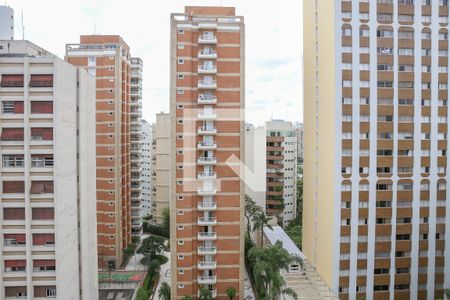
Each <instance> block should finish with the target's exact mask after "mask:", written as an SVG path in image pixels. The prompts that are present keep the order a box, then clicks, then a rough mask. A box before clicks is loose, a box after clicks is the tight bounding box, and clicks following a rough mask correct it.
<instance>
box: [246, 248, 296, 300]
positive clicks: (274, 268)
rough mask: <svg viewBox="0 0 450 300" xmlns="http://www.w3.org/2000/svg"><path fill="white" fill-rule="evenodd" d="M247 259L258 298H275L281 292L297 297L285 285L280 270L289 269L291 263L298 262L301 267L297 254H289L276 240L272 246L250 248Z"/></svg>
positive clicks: (267, 299)
mask: <svg viewBox="0 0 450 300" xmlns="http://www.w3.org/2000/svg"><path fill="white" fill-rule="evenodd" d="M248 260H249V262H250V265H251V268H252V274H253V279H254V282H255V286H256V290H257V293H258V296H259V299H261V300H269V299H277V297H278V296H279V295H282V294H285V295H291V296H292V297H294V299H297V294H296V293H295V291H294V290H293V289H291V288H288V287H287V285H286V281H285V280H284V278H283V275H282V274H281V272H280V271H281V270H286V271H287V270H289V265H290V264H292V263H298V264H299V265H300V266H302V268H303V261H302V259H301V258H300V257H299V256H295V255H291V254H289V252H287V250H286V249H284V248H283V244H282V243H281V242H280V241H277V242H276V243H275V245H273V246H268V247H265V248H257V247H254V248H252V249H250V251H249V253H248Z"/></svg>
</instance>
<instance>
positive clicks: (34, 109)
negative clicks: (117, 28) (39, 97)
mask: <svg viewBox="0 0 450 300" xmlns="http://www.w3.org/2000/svg"><path fill="white" fill-rule="evenodd" d="M31 113H32V114H52V113H53V101H31Z"/></svg>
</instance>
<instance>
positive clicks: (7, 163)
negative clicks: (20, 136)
mask: <svg viewBox="0 0 450 300" xmlns="http://www.w3.org/2000/svg"><path fill="white" fill-rule="evenodd" d="M2 165H3V167H5V168H14V167H16V168H17V167H23V166H24V161H23V155H21V154H15V155H2Z"/></svg>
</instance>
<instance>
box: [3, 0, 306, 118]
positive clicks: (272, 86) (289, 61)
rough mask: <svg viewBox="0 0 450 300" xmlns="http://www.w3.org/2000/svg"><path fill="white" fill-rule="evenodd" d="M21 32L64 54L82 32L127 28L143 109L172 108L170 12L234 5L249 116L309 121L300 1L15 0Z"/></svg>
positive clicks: (149, 112) (146, 112) (148, 114)
mask: <svg viewBox="0 0 450 300" xmlns="http://www.w3.org/2000/svg"><path fill="white" fill-rule="evenodd" d="M8 5H9V6H11V7H12V8H14V9H15V13H16V38H21V37H22V31H21V24H20V19H21V18H20V15H21V11H22V10H23V12H24V19H25V27H26V29H25V38H26V39H29V40H30V41H32V42H34V43H36V44H38V45H40V46H42V47H44V48H45V49H47V50H49V51H51V52H53V53H55V54H57V55H58V56H60V57H63V56H64V53H65V44H66V43H76V42H78V41H79V35H80V34H92V33H94V32H96V33H100V34H120V35H121V36H122V37H123V38H124V40H125V41H126V42H127V43H128V44H129V45H130V47H131V50H132V55H133V56H137V57H141V58H142V59H143V60H144V83H143V88H144V97H143V103H144V104H143V116H144V118H146V119H148V120H150V121H154V120H155V113H158V112H160V111H166V112H168V111H169V45H170V42H169V32H170V30H169V29H170V13H172V12H183V10H184V6H185V5H224V6H235V7H236V11H237V14H238V15H242V16H244V18H245V23H246V92H247V93H246V106H247V107H248V109H247V112H246V118H247V121H248V122H253V123H257V124H261V123H262V122H264V121H265V120H268V119H269V118H270V117H271V116H273V117H274V118H283V119H289V120H293V121H298V120H302V119H303V117H302V98H303V96H302V82H301V81H302V78H301V48H302V36H301V33H302V24H301V13H302V12H301V1H299V0H280V1H277V2H274V1H270V0H259V1H254V0H191V1H186V0H185V1H183V0H169V1H163V0H161V1H139V0H129V1H123V0H122V1H119V0H77V1H68V0H64V1H61V0H40V1H33V0H9V1H8Z"/></svg>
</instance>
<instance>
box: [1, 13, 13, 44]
mask: <svg viewBox="0 0 450 300" xmlns="http://www.w3.org/2000/svg"><path fill="white" fill-rule="evenodd" d="M13 39H14V10H13V9H12V8H11V7H8V6H3V5H0V40H13Z"/></svg>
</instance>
